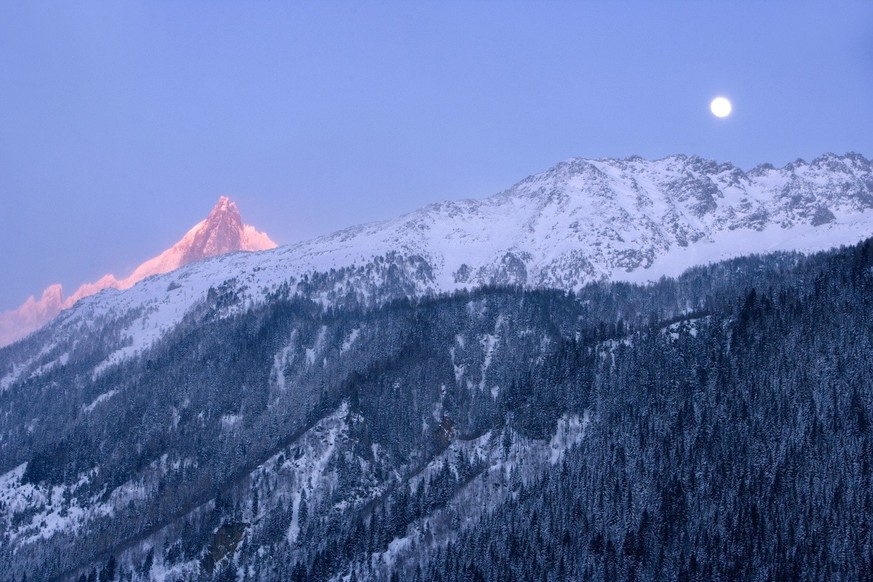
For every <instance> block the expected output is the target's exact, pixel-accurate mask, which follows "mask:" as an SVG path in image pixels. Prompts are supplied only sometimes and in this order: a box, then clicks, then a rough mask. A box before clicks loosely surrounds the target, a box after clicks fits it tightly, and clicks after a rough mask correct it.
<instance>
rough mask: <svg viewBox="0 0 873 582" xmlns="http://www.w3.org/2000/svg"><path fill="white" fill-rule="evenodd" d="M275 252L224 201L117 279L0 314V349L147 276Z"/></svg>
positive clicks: (56, 292) (51, 292) (55, 289)
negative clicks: (87, 300) (235, 255)
mask: <svg viewBox="0 0 873 582" xmlns="http://www.w3.org/2000/svg"><path fill="white" fill-rule="evenodd" d="M275 246H276V243H274V242H273V241H272V240H271V239H270V237H269V236H267V235H266V234H265V233H263V232H260V231H258V230H257V229H255V228H254V227H253V226H250V225H248V224H243V222H242V217H241V216H240V213H239V209H238V208H237V206H236V204H235V203H234V202H233V201H231V200H230V199H229V198H227V197H226V196H221V197H220V198H219V200H218V203H217V204H216V205H215V207H214V208H213V209H212V211H211V212H210V213H209V215H208V216H207V217H206V219H204V220H201V221H200V222H198V223H197V224H195V225H194V226H193V227H191V229H190V230H189V231H188V232H187V233H185V236H183V237H182V239H181V240H179V241H178V242H177V243H175V244H174V245H173V246H171V247H170V248H169V249H167V250H165V251H164V252H162V253H161V254H159V255H158V256H156V257H153V258H151V259H149V260H147V261H146V262H144V263H142V264H141V265H140V266H138V267H137V268H136V269H134V271H133V272H132V273H131V274H130V275H128V276H127V277H124V278H122V279H119V278H117V277H116V276H115V275H113V274H107V275H104V276H103V277H101V278H100V279H99V280H97V281H95V282H93V283H85V284H83V285H81V286H80V287H79V288H78V289H77V290H76V291H75V292H74V293H73V294H72V295H69V296H67V297H64V294H63V288H62V287H61V285H58V284H55V285H51V286H49V287H48V288H46V289H45V291H43V293H42V296H41V297H40V298H39V299H36V298H35V297H32V296H31V297H29V298H28V299H27V301H25V302H24V303H23V304H22V305H21V306H20V307H18V308H17V309H14V310H10V311H5V312H2V313H0V346H4V345H8V344H10V343H12V342H13V341H15V340H17V339H19V338H22V337H24V336H25V335H27V334H28V333H30V332H32V331H33V330H35V329H38V328H40V327H42V326H43V325H45V323H46V322H48V321H50V320H51V319H52V318H53V317H55V316H56V315H57V314H58V313H60V312H61V310H63V309H67V308H69V307H71V306H73V305H74V304H75V303H76V302H77V301H78V300H79V299H82V298H83V297H87V296H89V295H93V294H94V293H97V292H98V291H101V290H103V289H127V288H129V287H132V286H133V285H135V284H136V283H138V282H139V281H142V280H143V279H145V278H146V277H150V276H152V275H158V274H161V273H167V272H169V271H172V270H174V269H178V268H179V267H181V266H184V265H187V264H189V263H193V262H195V261H200V260H202V259H205V258H208V257H214V256H217V255H222V254H226V253H232V252H235V251H262V250H265V249H271V248H274V247H275Z"/></svg>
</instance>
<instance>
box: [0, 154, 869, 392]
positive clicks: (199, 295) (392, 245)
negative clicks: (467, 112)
mask: <svg viewBox="0 0 873 582" xmlns="http://www.w3.org/2000/svg"><path fill="white" fill-rule="evenodd" d="M193 230H196V227H195V229H192V231H193ZM189 234H190V233H189ZM871 234H873V165H871V162H870V161H869V160H867V159H865V158H864V157H862V156H860V155H857V154H848V155H844V156H837V155H833V154H827V155H824V156H822V157H820V158H817V159H816V160H814V161H812V162H811V163H806V162H803V161H797V162H793V163H791V164H789V165H787V166H785V167H783V168H778V169H777V168H773V167H771V166H768V165H764V166H760V167H757V168H755V169H753V170H751V171H748V172H744V171H742V170H741V169H739V168H737V167H735V166H733V165H731V164H719V163H716V162H713V161H709V160H704V159H701V158H697V157H693V156H684V155H678V156H672V157H668V158H664V159H661V160H655V161H648V160H643V159H641V158H629V159H624V160H616V159H600V160H586V159H571V160H568V161H565V162H562V163H560V164H558V165H557V166H555V167H553V168H551V169H549V170H548V171H546V172H543V173H541V174H537V175H534V176H530V177H528V178H526V179H524V180H522V181H521V182H519V183H518V184H516V185H515V186H513V187H512V188H510V189H508V190H506V191H504V192H502V193H499V194H497V195H494V196H492V197H490V198H486V199H483V200H463V201H457V202H444V203H438V204H433V205H430V206H427V207H425V208H422V209H420V210H418V211H416V212H412V213H410V214H407V215H404V216H401V217H399V218H396V219H393V220H389V221H385V222H379V223H373V224H367V225H363V226H356V227H353V228H349V229H346V230H342V231H339V232H337V233H335V234H332V235H329V236H325V237H322V238H318V239H315V240H311V241H307V242H303V243H299V244H295V245H290V246H285V247H280V248H276V249H273V250H270V251H265V252H259V253H235V254H226V255H222V256H219V257H216V258H213V259H210V260H206V261H201V262H197V263H192V264H190V265H188V266H186V267H183V268H181V269H179V270H176V271H173V272H171V273H167V274H165V275H160V276H156V277H149V278H146V279H144V280H142V281H140V282H139V283H138V284H137V285H135V286H134V287H132V288H130V289H127V290H124V291H119V290H115V289H107V290H104V291H103V292H101V293H99V294H97V295H94V296H91V297H87V298H85V299H84V300H82V301H80V302H79V303H78V304H77V305H76V306H75V307H74V308H72V309H69V310H67V311H66V312H64V314H62V315H61V316H60V317H59V318H58V319H57V320H56V321H55V322H54V323H53V324H52V326H50V330H49V332H48V333H47V334H46V336H45V337H46V340H45V341H46V342H50V343H51V344H52V345H59V344H61V343H63V342H64V341H66V340H69V341H73V338H74V337H77V336H79V335H81V332H82V331H84V330H87V329H91V330H93V331H95V332H99V326H100V325H103V324H104V323H105V322H107V321H113V320H116V319H117V318H121V317H125V318H127V319H129V320H130V323H128V324H126V325H127V327H126V329H125V330H124V332H123V333H122V337H123V338H124V340H125V341H124V343H125V344H126V345H124V347H120V348H119V349H118V350H117V351H116V352H115V353H114V354H113V355H112V356H111V357H110V358H109V359H108V360H107V361H105V362H104V363H103V366H108V365H112V364H113V363H115V362H118V361H121V360H123V359H125V358H126V357H129V356H131V355H133V354H135V353H137V352H139V351H140V350H142V349H144V348H146V347H148V346H149V345H151V344H152V343H153V342H154V341H155V339H157V338H159V337H161V336H162V335H163V334H164V333H166V332H167V330H169V329H171V328H172V327H174V326H175V325H176V324H177V323H178V322H179V321H181V319H182V318H183V316H184V315H185V314H186V313H187V312H188V311H189V310H190V309H191V308H192V306H194V305H195V304H197V303H199V302H202V301H203V300H204V299H205V298H206V297H207V293H208V292H209V290H210V288H217V287H219V286H221V285H222V284H223V283H225V282H226V281H229V282H228V283H227V284H226V285H225V287H226V288H232V290H233V291H234V294H235V297H236V298H238V299H239V301H238V302H237V303H235V304H234V306H233V307H229V309H230V310H231V311H232V310H233V309H244V308H245V307H246V306H248V305H252V304H253V303H259V302H262V301H265V300H266V298H267V297H268V295H269V294H271V293H274V292H276V291H277V290H278V289H280V288H283V286H286V287H287V289H288V290H290V292H292V293H304V294H307V295H308V296H310V297H312V298H313V299H315V300H318V301H322V302H326V303H330V302H335V301H338V300H340V299H341V298H344V297H347V296H349V294H351V295H354V296H356V297H357V299H358V300H361V301H364V302H368V301H369V302H378V301H379V300H380V299H391V298H394V297H396V296H398V295H421V294H426V293H436V292H443V291H452V290H457V289H461V288H472V287H476V286H480V285H484V284H519V285H524V286H527V287H558V288H565V289H577V288H579V287H580V286H582V285H584V284H586V283H589V282H592V281H601V280H609V279H613V280H630V281H638V282H645V281H650V280H656V279H658V278H659V277H661V276H662V275H675V274H678V273H680V272H681V271H682V270H684V269H685V268H687V267H690V266H693V265H696V264H704V263H709V262H713V261H717V260H721V259H726V258H730V257H736V256H741V255H745V254H749V253H763V252H768V251H774V250H799V251H803V252H810V251H816V250H822V249H827V248H832V247H835V246H839V245H841V244H849V243H854V242H856V241H858V240H860V239H862V238H864V237H867V236H870V235H871ZM186 237H187V235H186ZM331 270H333V272H332V273H331ZM315 273H327V275H325V276H322V277H321V278H317V279H316V278H311V277H312V275H313V274H315ZM316 280H317V282H318V284H317V285H316V284H314V282H315V281H316ZM388 287H390V288H391V290H390V291H385V289H386V288H388ZM95 322H97V323H95ZM101 322H102V323H101ZM65 338H66V339H65ZM50 348H51V346H50V345H46V346H44V347H43V349H42V352H43V353H48V352H50V351H52V350H51V349H50ZM34 361H36V360H34ZM26 368H27V367H26V366H23V365H21V364H19V365H18V367H17V368H16V370H17V371H16V372H14V374H15V377H18V376H20V374H23V373H25V372H24V370H25V369H26ZM11 381H12V375H11V374H7V377H6V378H5V379H4V378H0V383H3V382H5V383H6V384H8V383H9V382H11ZM0 386H2V384H0Z"/></svg>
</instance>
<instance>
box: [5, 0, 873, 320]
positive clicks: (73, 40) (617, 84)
mask: <svg viewBox="0 0 873 582" xmlns="http://www.w3.org/2000/svg"><path fill="white" fill-rule="evenodd" d="M717 95H724V96H726V97H728V98H729V99H730V100H731V101H732V102H733V108H734V109H733V114H732V115H731V116H730V117H728V118H725V119H717V118H715V117H714V116H713V115H712V114H711V113H710V112H709V102H710V100H711V99H712V98H713V97H715V96H717ZM849 151H854V152H858V153H861V154H863V155H865V156H867V157H868V158H870V157H873V2H870V1H869V0H863V1H856V2H844V1H839V0H836V1H834V0H829V1H821V2H804V1H803V0H794V1H791V2H787V1H786V2H782V1H775V0H771V1H761V0H757V1H736V0H733V1H716V0H714V1H711V2H694V1H687V2H652V1H651V0H640V1H632V0H624V1H622V0H617V1H609V2H607V1H588V2H584V1H577V2H557V1H551V2H539V1H538V2H533V1H531V2H512V1H510V2H486V1H482V0H478V1H477V0H473V1H468V2H460V1H448V2H406V1H398V2H391V1H387V0H382V1H378V2H377V1H373V2H279V1H266V0H264V1H259V2H241V1H240V2H230V1H221V0H218V1H215V2H202V1H199V0H198V1H186V0H176V1H172V2H171V1H168V0H167V1H161V0H153V1H148V2H136V1H131V2H89V1H87V0H86V1H83V2H41V1H39V0H36V1H28V2H14V1H12V0H0V282H2V284H0V310H3V309H10V308H14V307H16V306H17V305H19V304H20V303H21V302H23V301H24V300H25V299H26V297H27V296H28V295H31V294H36V295H39V294H40V293H41V292H42V289H43V288H45V287H46V286H48V285H50V284H52V283H62V284H63V285H64V288H65V290H66V292H67V293H71V292H72V291H73V290H74V289H75V288H76V287H77V286H78V285H79V284H80V283H84V282H86V281H92V280H95V279H97V278H99V277H100V276H101V275H103V274H104V273H109V272H112V273H115V274H116V275H118V276H125V275H128V274H129V273H130V271H132V270H133V268H134V267H135V266H136V265H138V264H139V263H141V262H142V261H144V260H145V259H147V258H150V257H152V256H154V255H157V254H158V253H159V252H161V251H162V250H164V249H165V248H167V247H168V246H170V245H171V244H172V243H173V242H175V241H176V240H178V239H179V238H181V236H182V235H183V234H184V232H185V231H186V230H187V229H188V228H189V227H190V226H192V225H193V224H195V223H196V222H197V221H199V220H201V219H202V218H204V217H205V216H206V214H207V213H208V212H209V210H210V209H211V207H212V206H213V205H214V204H215V202H216V201H217V199H218V197H219V196H220V195H228V196H230V197H231V198H233V199H234V200H235V201H236V202H237V203H238V205H239V207H240V210H241V212H242V215H243V218H244V220H245V221H246V222H248V223H250V224H253V225H255V226H256V227H257V228H259V229H260V230H263V231H266V232H267V233H268V234H269V235H270V236H271V237H272V238H273V239H274V240H276V241H277V242H278V243H280V244H288V243H293V242H296V241H300V240H306V239H309V238H313V237H315V236H319V235H322V234H328V233H330V232H333V231H335V230H338V229H340V228H344V227H346V226H351V225H354V224H359V223H362V222H370V221H374V220H383V219H388V218H392V217H395V216H397V215H400V214H402V213H405V212H409V211H412V210H414V209H416V208H419V207H421V206H423V205H425V204H428V203H430V202H437V201H441V200H449V199H461V198H482V197H486V196H489V195H491V194H494V193H497V192H500V191H502V190H504V189H506V188H508V187H509V186H511V185H512V184H514V183H515V182H517V181H518V180H520V179H522V178H524V177H525V176H528V175H530V174H533V173H536V172H539V171H543V170H545V169H547V168H549V167H550V166H552V165H554V164H556V163H558V162H560V161H561V160H564V159H567V158H570V157H576V156H581V157H588V158H600V157H627V156H631V155H640V156H643V157H646V158H660V157H664V156H667V155H671V154H676V153H686V154H696V155H700V156H703V157H707V158H711V159H714V160H717V161H731V162H733V163H735V164H737V165H739V166H740V167H741V168H744V169H750V168H752V167H754V166H756V165H758V164H760V163H765V162H767V163H773V164H775V165H777V166H779V165H783V164H785V163H788V162H790V161H793V160H795V159H797V158H803V159H807V160H811V159H812V158H814V157H816V156H818V155H820V154H822V153H825V152H835V153H845V152H849Z"/></svg>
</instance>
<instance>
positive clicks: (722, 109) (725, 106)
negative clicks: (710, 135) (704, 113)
mask: <svg viewBox="0 0 873 582" xmlns="http://www.w3.org/2000/svg"><path fill="white" fill-rule="evenodd" d="M709 110H710V111H712V114H713V115H715V116H716V117H727V116H728V115H730V114H731V102H730V101H728V100H727V99H726V98H724V97H716V98H715V99H713V100H712V103H710V104H709Z"/></svg>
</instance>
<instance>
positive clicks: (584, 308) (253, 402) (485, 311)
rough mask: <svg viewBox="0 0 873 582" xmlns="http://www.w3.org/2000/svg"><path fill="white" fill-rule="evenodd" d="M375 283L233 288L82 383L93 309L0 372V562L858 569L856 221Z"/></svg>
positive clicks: (863, 567) (312, 570)
mask: <svg viewBox="0 0 873 582" xmlns="http://www.w3.org/2000/svg"><path fill="white" fill-rule="evenodd" d="M323 279H324V280H322V279H320V278H313V279H307V281H306V282H305V283H306V285H308V286H310V287H318V286H319V285H323V286H331V285H333V282H332V281H331V280H330V275H325V276H324V277H323ZM385 280H386V283H385V285H386V286H387V287H386V288H385V289H383V290H382V291H383V293H384V294H385V295H386V296H394V297H396V299H395V300H393V301H389V302H388V303H387V304H382V305H379V306H372V305H360V304H356V303H355V301H354V300H353V299H350V300H349V301H348V302H347V303H344V304H342V305H341V306H334V307H325V306H323V305H322V304H320V303H318V302H316V301H313V300H311V299H310V298H309V297H308V296H307V293H306V292H303V293H301V292H300V288H299V287H298V289H297V292H292V289H291V288H290V287H289V288H286V289H284V290H283V291H282V292H279V293H276V294H275V295H274V296H273V297H272V298H271V300H270V301H269V302H268V303H267V304H266V305H261V306H254V307H251V308H248V309H246V310H242V311H239V310H238V311H235V312H234V313H233V314H232V315H227V307H228V306H229V305H234V304H235V303H236V302H237V301H239V297H238V291H237V290H238V286H237V284H236V282H235V281H233V280H230V281H228V282H227V283H226V284H225V285H223V286H221V287H220V288H215V289H214V290H213V291H212V292H210V294H209V297H208V298H207V301H205V302H204V303H203V304H201V305H200V306H198V308H197V309H196V310H194V311H193V312H191V313H189V315H188V316H187V319H186V321H185V323H184V324H183V325H182V326H180V327H179V328H178V329H177V330H176V331H174V332H173V333H172V334H170V335H168V336H167V337H165V338H163V339H162V340H161V341H160V342H159V343H158V344H157V345H155V346H154V347H152V348H150V349H149V350H148V351H146V352H145V353H143V354H141V355H139V356H137V357H135V358H133V359H132V360H130V361H129V362H127V363H125V364H123V365H119V366H116V367H114V368H110V369H108V370H106V371H105V372H102V373H95V372H94V367H95V365H96V364H98V363H99V362H101V361H103V360H104V359H105V358H106V356H107V354H108V353H109V352H110V351H111V349H112V347H111V346H112V345H113V342H114V341H116V336H117V335H118V330H114V329H112V328H109V329H104V330H102V332H101V335H100V336H99V337H100V338H102V339H100V340H98V339H97V337H98V336H94V337H85V338H83V341H81V342H79V343H77V344H76V347H75V349H74V350H72V351H71V353H70V355H69V357H68V358H66V360H65V362H64V363H63V364H62V365H58V366H55V367H54V368H52V369H51V370H50V371H48V372H46V373H45V374H42V375H40V376H38V377H36V378H34V379H22V380H21V381H19V382H17V383H14V384H13V385H11V386H9V387H8V388H7V389H6V390H5V391H3V392H2V393H0V472H2V473H3V475H2V478H0V504H2V505H0V536H3V539H4V540H5V541H4V543H3V544H0V577H2V578H3V579H10V580H21V579H24V578H26V579H27V580H51V579H58V580H66V579H69V580H85V581H87V580H116V579H117V580H147V579H150V578H155V577H161V578H164V579H168V580H283V579H284V580H331V579H334V580H357V581H363V580H387V581H393V580H413V581H418V580H421V581H425V580H427V581H442V582H450V581H476V580H506V581H511V580H518V581H521V580H525V581H527V580H533V581H540V580H542V581H558V580H650V579H665V580H666V579H675V580H786V579H806V580H826V579H863V578H865V577H867V576H868V575H869V574H868V573H869V572H871V571H873V539H871V518H873V505H871V503H873V500H871V495H873V489H871V483H870V480H871V466H870V459H871V458H873V450H871V422H873V382H871V378H873V240H870V241H866V242H864V243H861V244H859V245H857V246H855V247H851V248H844V249H841V250H838V251H832V252H828V253H821V254H818V255H814V256H811V257H804V256H801V255H795V254H777V255H768V256H753V257H747V258H743V259H736V260H732V261H728V262H725V263H720V264H716V265H711V266H707V267H698V268H695V269H692V270H691V271H688V272H687V273H685V274H684V275H683V276H681V277H680V278H678V279H676V280H673V279H663V280H661V281H660V282H658V283H656V284H651V285H647V286H633V285H629V284H616V283H613V284H608V283H603V284H595V285H590V286H587V287H585V288H583V289H581V290H580V291H579V292H578V293H568V292H564V291H549V290H539V291H536V290H523V289H519V288H484V289H480V290H476V291H471V292H464V293H456V294H453V295H449V296H434V297H426V298H421V299H408V298H404V297H403V295H404V292H403V289H404V282H403V281H400V280H392V279H391V278H390V277H389V278H386V279H385ZM391 286H395V287H391ZM304 291H305V290H304ZM118 325H120V324H118ZM22 349H25V348H24V347H22V346H21V345H18V346H12V347H11V348H8V349H5V350H0V370H8V369H11V368H12V364H11V362H12V361H14V358H15V356H16V350H22ZM46 427H51V430H44V429H45V428H46ZM25 500H26V502H25ZM46 531H49V532H51V533H50V535H45V532H46Z"/></svg>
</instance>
